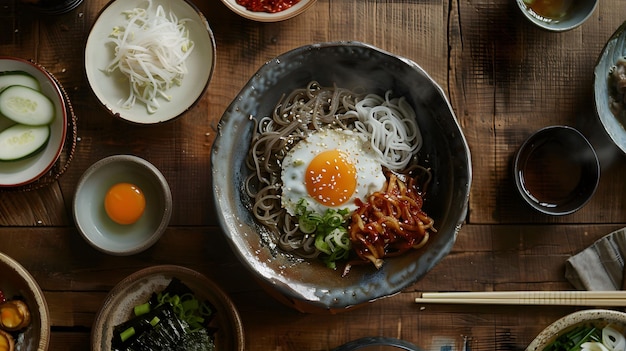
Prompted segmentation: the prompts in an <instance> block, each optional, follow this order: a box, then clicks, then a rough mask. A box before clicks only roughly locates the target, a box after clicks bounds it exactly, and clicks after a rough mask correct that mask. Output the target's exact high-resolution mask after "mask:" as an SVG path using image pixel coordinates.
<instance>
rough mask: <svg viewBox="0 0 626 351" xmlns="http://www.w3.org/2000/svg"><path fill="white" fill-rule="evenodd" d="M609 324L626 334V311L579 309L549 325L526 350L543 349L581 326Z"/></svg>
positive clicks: (535, 350) (599, 327)
mask: <svg viewBox="0 0 626 351" xmlns="http://www.w3.org/2000/svg"><path fill="white" fill-rule="evenodd" d="M607 325H611V326H612V327H613V328H614V329H615V330H617V331H618V332H620V333H622V334H624V333H625V332H626V313H624V312H620V311H614V310H605V309H590V310H581V311H577V312H574V313H571V314H568V315H567V316H565V317H563V318H561V319H559V320H557V321H555V322H554V323H552V324H550V325H549V326H547V327H546V328H545V329H544V330H542V331H541V332H540V333H539V335H537V337H535V339H534V340H533V341H532V342H531V343H530V344H529V345H528V347H527V348H526V351H543V350H544V349H545V348H546V346H548V345H549V344H550V343H552V342H553V341H554V340H555V339H556V338H558V337H559V336H561V335H564V334H567V333H568V332H569V331H571V330H573V329H574V328H576V327H579V326H591V327H596V328H598V329H602V328H604V327H606V326H607Z"/></svg>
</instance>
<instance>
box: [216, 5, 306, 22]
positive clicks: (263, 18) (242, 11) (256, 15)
mask: <svg viewBox="0 0 626 351" xmlns="http://www.w3.org/2000/svg"><path fill="white" fill-rule="evenodd" d="M315 1H316V0H300V1H299V2H298V3H297V4H295V5H293V6H291V7H290V8H288V9H286V10H284V11H280V12H274V13H269V12H255V11H250V10H248V9H246V7H245V6H241V5H239V4H238V3H237V0H222V2H223V3H224V5H226V7H228V8H229V9H231V10H232V11H233V12H235V13H236V14H238V15H240V16H242V17H245V18H247V19H251V20H254V21H259V22H279V21H284V20H287V19H290V18H292V17H295V16H297V15H299V14H301V13H303V12H304V11H306V10H307V9H308V8H309V7H311V6H312V5H313V4H314V3H315Z"/></svg>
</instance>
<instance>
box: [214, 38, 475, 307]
mask: <svg viewBox="0 0 626 351" xmlns="http://www.w3.org/2000/svg"><path fill="white" fill-rule="evenodd" d="M312 80H316V81H318V82H319V83H320V84H321V85H323V86H332V85H333V84H337V85H338V86H343V87H346V88H352V87H356V86H358V87H363V88H365V90H366V91H369V92H373V93H377V94H380V95H383V94H384V92H385V91H387V90H390V89H391V90H393V94H394V96H404V97H406V99H407V101H408V102H409V103H410V104H411V105H412V106H413V108H414V109H415V111H416V113H417V116H418V117H417V119H418V124H419V126H420V129H421V132H422V136H423V139H424V143H423V147H422V149H421V151H420V155H419V158H420V159H421V160H424V163H425V165H427V166H428V167H431V168H432V171H433V180H432V183H431V184H430V185H429V190H428V194H427V197H426V200H425V205H424V206H425V210H426V211H427V212H428V213H429V215H430V216H431V217H433V218H434V220H435V227H436V229H437V233H436V234H435V235H433V236H431V238H430V240H429V243H428V245H427V246H426V247H424V248H422V249H420V250H414V251H411V252H408V253H407V254H405V255H402V256H399V257H395V258H389V259H385V264H384V265H383V266H382V267H381V268H380V269H378V270H376V269H375V268H374V267H373V266H371V267H370V266H369V265H368V266H362V267H358V268H357V267H353V268H352V271H351V272H350V274H348V275H347V276H346V277H342V276H341V272H340V271H335V270H331V269H328V268H326V267H325V266H324V265H323V263H320V262H317V261H298V260H293V258H292V257H291V256H290V255H287V254H285V253H283V252H281V251H277V250H273V249H272V248H271V245H267V244H266V242H265V241H264V240H263V238H262V237H263V233H266V232H267V230H266V229H265V228H263V227H261V226H260V225H259V224H257V222H256V221H255V219H254V216H253V214H252V213H251V212H250V210H249V208H250V199H249V198H248V196H247V195H246V194H245V192H244V191H243V187H242V185H243V184H244V180H245V179H246V177H247V176H248V174H250V171H249V170H248V168H247V167H246V165H245V159H246V154H247V152H248V148H249V145H250V137H251V133H252V128H253V123H251V122H250V118H251V117H250V116H254V117H255V118H260V117H263V116H269V115H271V112H272V110H273V108H274V106H275V104H276V103H277V102H278V101H279V99H280V98H281V95H283V94H285V93H288V92H290V91H292V90H294V89H296V88H301V87H305V86H306V85H307V83H309V82H310V81H312ZM211 161H212V174H213V175H212V179H213V192H214V195H215V205H216V209H217V214H218V218H219V221H220V224H221V226H222V228H223V230H224V232H225V235H226V237H227V239H228V241H229V243H230V245H231V247H232V249H233V251H234V252H235V254H236V255H237V257H238V258H239V259H240V260H241V262H243V264H244V265H245V266H246V267H247V268H248V269H249V270H250V271H252V272H253V273H254V276H255V277H256V278H258V280H259V281H260V282H261V285H262V286H264V287H267V288H268V291H270V292H271V293H273V295H274V296H276V297H277V298H279V299H280V300H281V301H283V302H285V303H286V304H288V305H290V306H292V307H294V308H296V309H298V310H301V311H313V312H316V311H320V312H321V311H328V310H330V311H341V310H344V309H346V308H348V307H351V306H356V305H361V304H364V303H366V302H370V301H374V300H376V299H379V298H382V297H386V296H390V295H394V294H396V293H398V292H400V291H401V290H402V289H404V288H406V287H408V286H410V285H411V284H413V283H415V282H416V281H417V280H419V279H420V278H422V277H423V276H424V275H425V274H426V273H427V272H428V271H430V270H431V269H432V268H433V267H434V266H435V265H436V264H437V263H438V262H439V261H440V260H441V259H442V258H444V257H445V256H446V255H447V254H448V252H449V251H450V249H451V248H452V246H453V245H454V242H455V239H456V235H457V233H458V231H459V229H460V227H461V224H462V223H463V221H464V219H465V216H466V212H467V204H468V196H469V190H470V183H471V160H470V151H469V148H468V145H467V142H466V140H465V137H464V135H463V132H462V131H461V128H460V126H459V124H458V121H457V119H456V117H455V115H454V112H453V110H452V107H451V106H450V103H449V102H448V100H447V99H446V96H445V94H444V92H443V90H442V89H441V87H440V86H439V85H437V83H436V82H435V81H434V80H433V79H432V78H431V77H430V76H429V75H428V74H427V73H426V72H425V71H424V70H423V69H422V68H420V67H419V66H418V65H417V64H416V63H414V62H412V61H411V60H408V59H406V58H402V57H398V56H395V55H393V54H390V53H388V52H385V51H382V50H379V49H377V48H375V47H373V46H369V45H366V44H362V43H358V42H334V43H322V44H314V45H309V46H304V47H300V48H297V49H294V50H292V51H289V52H287V53H284V54H282V55H280V56H278V57H276V58H275V59H273V60H270V61H268V62H267V63H266V64H265V65H263V66H262V67H261V68H260V69H259V70H258V72H257V73H256V74H255V75H254V76H253V77H252V78H251V79H250V81H249V82H248V83H247V84H246V86H245V87H243V89H242V90H241V92H240V93H239V95H238V96H237V97H235V99H234V101H233V102H232V104H231V105H230V106H229V107H228V109H227V110H226V111H225V113H224V115H223V116H222V119H221V121H220V123H219V126H218V136H217V137H216V140H215V143H214V146H213V151H212V157H211Z"/></svg>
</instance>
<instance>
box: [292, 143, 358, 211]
mask: <svg viewBox="0 0 626 351" xmlns="http://www.w3.org/2000/svg"><path fill="white" fill-rule="evenodd" d="M305 174H306V176H305V178H304V179H305V181H304V182H305V185H306V189H307V192H308V193H309V195H310V196H311V198H313V199H315V200H316V201H318V202H319V203H321V204H323V205H325V206H329V207H332V206H339V205H341V204H343V203H344V202H346V201H348V199H350V198H351V197H352V194H354V190H355V189H356V167H355V166H354V164H352V162H350V161H349V160H348V158H347V157H346V155H345V154H344V153H343V152H341V151H340V150H336V149H335V150H328V151H324V152H321V153H319V154H318V155H317V156H315V157H314V158H313V159H312V160H311V162H310V163H309V166H308V167H307V169H306V173H305Z"/></svg>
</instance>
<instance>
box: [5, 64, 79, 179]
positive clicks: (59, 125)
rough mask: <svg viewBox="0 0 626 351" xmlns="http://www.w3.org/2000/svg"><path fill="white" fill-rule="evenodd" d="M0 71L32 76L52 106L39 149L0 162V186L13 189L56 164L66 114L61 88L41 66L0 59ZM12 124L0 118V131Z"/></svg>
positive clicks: (12, 123)
mask: <svg viewBox="0 0 626 351" xmlns="http://www.w3.org/2000/svg"><path fill="white" fill-rule="evenodd" d="M0 72H19V73H20V74H21V73H26V74H28V75H30V76H32V77H34V78H35V79H36V80H37V82H38V83H39V87H40V91H41V93H43V94H44V95H45V96H47V97H48V98H49V99H50V100H51V101H52V103H53V105H54V119H53V120H52V122H51V123H50V124H49V127H50V136H49V138H48V140H47V142H46V144H45V145H44V146H43V148H42V149H40V150H38V151H36V152H35V153H33V154H31V155H30V156H27V157H24V158H20V159H17V160H13V161H0V187H17V186H22V185H26V184H30V183H32V182H35V181H36V180H37V179H39V178H40V177H42V176H43V175H45V174H46V173H47V172H48V171H50V169H52V167H53V166H54V164H55V163H56V162H57V160H58V159H59V156H60V155H61V151H62V150H63V145H64V144H65V140H66V133H67V120H68V111H67V109H66V99H65V95H64V94H63V87H62V86H61V84H60V83H59V82H58V81H57V80H56V79H54V77H53V76H52V74H51V73H50V72H48V70H46V69H45V68H44V67H43V66H41V65H39V64H37V63H34V62H31V61H27V60H24V59H21V58H16V57H6V56H0ZM14 124H15V122H13V121H11V120H9V119H8V118H6V117H3V116H0V132H2V131H3V130H5V129H7V128H9V127H10V126H12V125H14Z"/></svg>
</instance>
